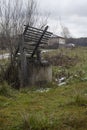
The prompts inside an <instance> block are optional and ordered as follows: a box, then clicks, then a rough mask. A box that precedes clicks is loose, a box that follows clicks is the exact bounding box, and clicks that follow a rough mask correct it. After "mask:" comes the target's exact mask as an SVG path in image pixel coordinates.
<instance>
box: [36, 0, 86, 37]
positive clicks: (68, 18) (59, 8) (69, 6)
mask: <svg viewBox="0 0 87 130" xmlns="http://www.w3.org/2000/svg"><path fill="white" fill-rule="evenodd" d="M38 3H39V5H40V9H41V10H42V11H46V12H50V13H51V16H50V19H49V23H48V24H50V26H51V28H55V27H54V26H58V28H59V29H58V30H57V29H56V32H57V31H60V30H61V29H60V28H61V27H59V26H60V25H59V17H61V21H62V24H63V25H65V26H67V27H68V28H69V30H70V32H71V33H72V35H73V36H76V37H79V36H86V37H87V29H86V28H87V27H86V26H87V25H86V24H87V0H76V1H74V0H38ZM58 33H59V32H58Z"/></svg>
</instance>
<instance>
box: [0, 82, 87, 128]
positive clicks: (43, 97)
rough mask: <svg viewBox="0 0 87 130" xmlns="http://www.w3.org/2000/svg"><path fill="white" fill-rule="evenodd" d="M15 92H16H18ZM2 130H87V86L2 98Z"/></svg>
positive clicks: (20, 93)
mask: <svg viewBox="0 0 87 130" xmlns="http://www.w3.org/2000/svg"><path fill="white" fill-rule="evenodd" d="M14 91H15V90H14ZM0 127H1V130H29V129H30V130H70V129H71V130H77V129H78V130H86V129H87V82H84V83H81V82H80V83H78V84H73V85H72V86H70V85H68V86H62V87H55V88H51V89H50V90H49V91H48V92H43V93H41V92H37V91H35V90H29V89H27V92H24V91H20V92H15V96H13V97H12V96H11V97H7V96H3V95H2V96H0Z"/></svg>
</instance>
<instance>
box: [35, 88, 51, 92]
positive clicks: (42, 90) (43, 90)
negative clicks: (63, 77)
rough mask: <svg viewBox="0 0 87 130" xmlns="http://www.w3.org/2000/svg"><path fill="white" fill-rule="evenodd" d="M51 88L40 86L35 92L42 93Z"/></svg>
mask: <svg viewBox="0 0 87 130" xmlns="http://www.w3.org/2000/svg"><path fill="white" fill-rule="evenodd" d="M50 89H51V88H45V89H44V88H41V89H38V90H36V92H40V93H44V92H48V91H49V90H50Z"/></svg>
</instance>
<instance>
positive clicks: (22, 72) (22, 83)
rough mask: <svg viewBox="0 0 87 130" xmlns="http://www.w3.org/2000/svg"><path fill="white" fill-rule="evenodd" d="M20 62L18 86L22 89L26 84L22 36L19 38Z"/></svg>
mask: <svg viewBox="0 0 87 130" xmlns="http://www.w3.org/2000/svg"><path fill="white" fill-rule="evenodd" d="M20 62H21V65H20V86H21V87H24V86H25V85H26V83H27V60H26V55H25V52H24V35H22V36H21V46H20Z"/></svg>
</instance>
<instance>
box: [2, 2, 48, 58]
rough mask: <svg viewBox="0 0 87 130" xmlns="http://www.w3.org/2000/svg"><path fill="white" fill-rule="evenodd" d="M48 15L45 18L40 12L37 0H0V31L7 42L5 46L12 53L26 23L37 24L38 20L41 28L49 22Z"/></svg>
mask: <svg viewBox="0 0 87 130" xmlns="http://www.w3.org/2000/svg"><path fill="white" fill-rule="evenodd" d="M47 19H48V16H47V17H46V16H45V18H44V19H43V18H42V17H41V16H40V13H38V9H37V2H36V1H35V0H27V2H24V1H23V0H0V30H1V31H0V33H1V34H2V35H3V37H4V39H3V40H4V41H3V42H6V44H5V46H6V47H7V48H8V49H9V53H10V55H11V61H12V55H13V52H14V45H15V43H17V39H15V37H16V36H18V35H19V34H22V33H23V29H24V24H28V25H30V26H35V25H36V24H37V23H38V22H39V23H40V24H37V25H39V27H40V28H44V26H45V25H46V24H47Z"/></svg>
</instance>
